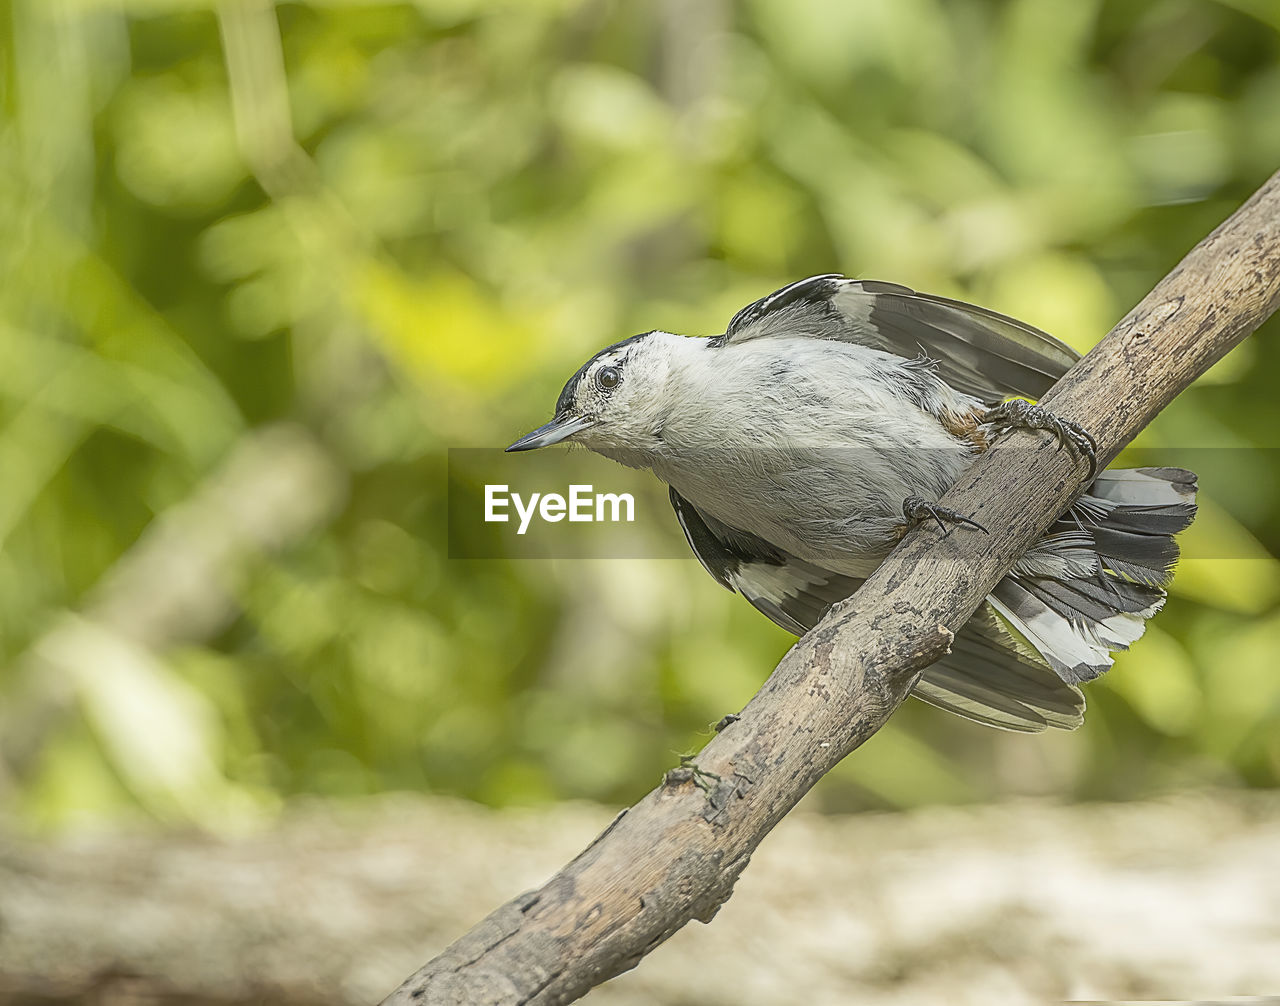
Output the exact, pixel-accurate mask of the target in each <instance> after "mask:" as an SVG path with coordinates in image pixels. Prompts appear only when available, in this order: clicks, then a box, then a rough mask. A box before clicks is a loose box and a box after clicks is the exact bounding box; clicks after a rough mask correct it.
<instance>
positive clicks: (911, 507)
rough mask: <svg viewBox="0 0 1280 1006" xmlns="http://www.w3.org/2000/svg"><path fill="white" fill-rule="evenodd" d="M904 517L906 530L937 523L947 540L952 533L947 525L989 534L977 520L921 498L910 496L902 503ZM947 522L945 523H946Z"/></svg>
mask: <svg viewBox="0 0 1280 1006" xmlns="http://www.w3.org/2000/svg"><path fill="white" fill-rule="evenodd" d="M902 516H904V517H905V518H907V525H906V528H903V530H904V531H906V530H907V528H912V527H915V525H917V524H919V523H921V522H922V521H926V520H934V521H937V524H938V527H940V528H941V529H942V536H943V537H944V538H945V537H946V536H947V535H949V534H950V533H951V530H952V529H951V528H949V527H947V524H968V525H969V526H970V527H976V528H977V529H978V530H979V531H981V532H982V533H983V534H989V533H990V532H989V531H987V529H986V528H985V527H983V526H982V525H981V524H979V523H978V522H977V521H976V520H972V519H971V518H969V517H966V516H965V515H964V514H962V513H958V512H957V511H955V510H952V509H950V508H949V507H944V506H938V504H937V503H930V502H929V501H928V500H926V499H923V498H922V497H920V496H908V497H907V498H906V499H904V500H903V501H902ZM944 522H945V523H944Z"/></svg>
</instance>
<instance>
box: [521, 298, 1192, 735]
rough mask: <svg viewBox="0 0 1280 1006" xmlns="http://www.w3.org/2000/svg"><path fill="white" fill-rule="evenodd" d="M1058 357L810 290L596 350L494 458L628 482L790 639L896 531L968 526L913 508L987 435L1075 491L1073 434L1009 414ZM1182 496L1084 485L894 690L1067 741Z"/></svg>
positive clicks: (1041, 340)
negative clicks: (1040, 448) (1067, 471)
mask: <svg viewBox="0 0 1280 1006" xmlns="http://www.w3.org/2000/svg"><path fill="white" fill-rule="evenodd" d="M1077 358H1078V357H1077V354H1076V353H1075V352H1074V351H1073V350H1071V349H1070V348H1069V347H1068V346H1066V345H1064V344H1063V343H1061V342H1059V341H1058V340H1057V339H1054V338H1052V337H1051V336H1049V335H1046V334H1045V333H1044V332H1041V331H1039V330H1038V329H1035V328H1032V327H1031V326H1029V325H1025V324H1023V323H1022V322H1019V321H1015V320H1013V319H1012V318H1007V317H1004V316H1003V315H999V314H996V313H994V312H992V311H987V310H985V309H983V308H980V307H975V306H973V305H970V304H963V303H960V302H958V301H954V300H948V299H945V298H942V297H931V296H928V295H926V294H920V293H916V292H915V291H913V290H909V289H907V288H906V287H902V286H897V285H895V284H891V283H880V282H871V281H857V280H850V279H846V278H844V277H842V276H839V275H824V276H814V277H811V278H809V279H805V280H801V281H799V282H798V283H793V284H791V285H790V286H787V287H784V288H783V289H781V290H778V291H777V292H776V293H773V294H770V295H769V296H768V297H765V298H763V299H761V300H758V301H756V302H755V303H754V304H751V305H749V306H748V307H746V308H744V309H743V310H741V311H739V312H738V314H737V315H735V316H734V318H733V320H732V321H730V323H729V326H728V328H727V329H726V330H725V333H724V334H723V335H717V336H714V337H712V338H690V337H686V336H680V335H673V334H670V333H668V332H660V331H654V332H647V333H644V334H643V335H637V336H633V337H632V338H630V339H626V340H624V341H623V342H619V343H616V344H615V345H612V346H609V347H608V348H606V349H603V350H601V351H600V352H599V353H597V354H596V355H595V356H593V357H592V358H591V359H590V360H588V361H587V362H586V364H584V365H583V367H582V368H581V369H580V370H579V371H578V372H577V373H576V374H574V375H573V377H571V378H570V379H569V381H568V383H567V384H565V386H564V390H563V391H562V392H561V393H560V398H559V401H558V402H557V403H556V412H555V417H554V418H553V419H552V420H551V422H549V423H547V424H546V425H545V426H542V427H540V428H539V429H537V430H534V431H533V432H532V433H530V434H528V435H527V436H525V437H522V438H521V439H520V440H517V441H516V442H515V443H514V444H512V445H511V446H510V447H508V448H507V450H509V451H522V450H530V449H533V448H536V447H545V446H547V445H549V444H555V443H560V442H562V441H569V442H573V443H577V444H581V445H583V446H585V447H587V448H589V449H591V450H593V451H596V452H597V453H599V454H603V455H605V456H606V457H609V458H612V459H614V460H616V461H619V462H621V463H622V464H624V465H628V466H630V467H633V468H647V469H649V470H650V471H652V472H653V473H654V474H655V475H657V476H658V478H660V479H662V481H664V482H666V483H667V485H668V486H669V487H670V495H671V503H672V506H673V507H674V508H675V512H676V516H677V517H678V518H679V521H680V525H681V527H682V528H683V529H684V533H685V537H686V538H687V539H688V542H689V545H690V547H691V548H692V549H693V551H694V553H695V554H696V555H697V557H698V559H699V560H700V561H701V563H702V565H703V566H704V567H705V568H706V569H707V571H708V572H709V573H710V574H711V575H712V576H713V577H715V578H716V580H718V581H719V582H720V583H721V584H722V585H724V586H725V587H727V588H729V589H730V590H737V591H739V592H740V593H742V594H743V595H744V596H745V597H746V598H747V600H749V601H750V602H751V603H752V604H753V605H755V607H756V608H758V609H759V610H760V611H762V612H763V613H764V614H765V615H767V616H768V617H769V618H771V619H772V620H773V621H774V622H776V623H777V624H778V625H780V626H782V627H783V628H785V629H788V630H789V631H791V632H794V633H796V634H797V635H800V634H803V633H804V632H805V631H807V630H808V629H810V628H812V627H813V626H814V625H815V624H816V623H817V622H818V620H819V619H820V618H821V617H822V615H823V614H824V613H825V612H826V610H827V609H828V608H829V607H830V606H831V605H832V604H834V603H835V602H836V601H839V600H842V599H843V598H846V597H848V596H849V595H851V594H852V593H853V592H854V591H855V590H856V589H857V588H858V586H859V585H860V584H861V583H862V581H863V580H864V579H865V578H866V577H867V576H869V575H870V573H871V571H872V570H874V569H875V568H876V566H877V565H879V564H880V562H881V561H882V560H883V559H884V558H885V556H886V555H888V553H889V551H890V550H891V549H892V548H893V546H894V545H895V544H896V543H897V541H898V540H899V539H900V538H901V536H902V534H903V532H904V530H905V529H906V527H908V526H910V524H911V523H913V522H916V521H919V520H926V519H927V520H931V521H932V520H936V521H937V522H938V523H939V524H940V525H941V524H942V523H943V522H944V521H946V522H950V523H961V524H973V525H975V526H979V525H976V523H975V522H974V521H972V520H971V519H969V518H968V517H965V516H964V515H962V514H958V513H955V512H953V511H949V510H945V509H942V508H940V507H938V506H936V505H935V504H933V503H931V502H930V501H931V500H937V499H938V498H939V497H940V496H941V495H942V494H943V493H944V492H945V491H946V490H947V489H948V488H949V487H950V486H951V485H952V483H953V482H955V480H956V478H957V477H958V476H959V475H960V473H961V471H962V470H963V469H964V467H965V466H966V465H967V464H968V462H969V461H970V459H971V458H972V456H973V455H974V454H975V453H977V452H979V451H981V450H983V449H985V447H986V445H987V443H988V442H989V440H990V439H991V438H993V437H994V436H995V435H997V434H998V433H999V432H1000V431H1001V430H1002V429H1007V428H1010V427H1014V426H1027V427H1032V428H1037V429H1048V430H1051V431H1052V432H1053V433H1054V434H1055V435H1057V436H1058V438H1059V440H1060V441H1062V442H1063V443H1066V444H1069V445H1070V446H1071V448H1072V449H1073V450H1075V451H1077V452H1079V453H1080V454H1081V455H1082V456H1083V457H1084V458H1085V459H1087V461H1088V463H1089V464H1090V466H1091V474H1092V466H1093V464H1094V449H1093V447H1094V445H1093V442H1092V440H1091V438H1089V437H1088V435H1087V434H1086V433H1085V432H1084V431H1083V430H1082V429H1080V427H1078V426H1076V425H1075V424H1072V423H1069V422H1066V421H1063V420H1059V419H1058V418H1056V417H1054V416H1053V415H1051V414H1050V413H1048V412H1045V411H1044V410H1043V409H1040V408H1039V407H1037V406H1033V405H1030V404H1029V403H1028V402H1026V401H1024V400H1023V398H1039V397H1040V396H1041V395H1042V394H1044V392H1045V391H1047V390H1048V388H1049V387H1050V386H1051V385H1052V384H1053V382H1054V381H1056V380H1057V379H1058V378H1059V377H1061V376H1062V375H1063V374H1064V373H1065V372H1066V370H1067V369H1068V368H1069V367H1070V366H1071V365H1072V363H1074V362H1075V360H1076V359H1077ZM1010 396H1023V398H1012V399H1011V397H1010ZM1006 399H1010V400H1007V401H1006ZM1195 492H1196V477H1195V475H1194V474H1193V473H1191V472H1188V471H1185V470H1183V469H1178V468H1139V469H1132V470H1127V471H1111V470H1108V471H1103V472H1101V473H1099V474H1097V477H1096V478H1095V479H1094V480H1093V482H1092V484H1091V485H1090V486H1089V488H1088V490H1087V491H1086V492H1085V493H1084V494H1083V495H1081V496H1080V498H1079V499H1078V500H1076V502H1075V503H1074V504H1073V505H1072V506H1071V507H1070V508H1068V510H1067V511H1066V512H1065V513H1064V514H1063V515H1062V516H1061V518H1060V519H1059V520H1058V521H1057V523H1055V524H1054V525H1053V526H1052V527H1051V528H1050V529H1049V531H1048V532H1047V533H1046V534H1045V535H1044V537H1042V538H1041V539H1040V540H1039V541H1038V542H1037V543H1036V544H1035V545H1034V546H1033V547H1032V548H1031V549H1030V550H1029V551H1028V552H1027V553H1026V554H1025V555H1024V556H1023V557H1022V558H1021V559H1019V560H1018V562H1017V564H1016V565H1015V566H1014V567H1013V570H1012V571H1011V572H1010V573H1009V574H1008V575H1007V576H1006V577H1005V578H1004V579H1003V580H1001V581H1000V583H999V584H998V585H997V586H996V588H995V589H994V590H993V591H992V592H991V593H990V594H989V595H988V597H987V599H986V601H985V602H984V604H983V605H982V607H980V608H979V609H978V611H977V612H976V613H975V614H974V615H973V617H972V618H971V619H970V620H969V621H968V622H967V623H966V624H965V625H964V627H963V628H962V629H961V630H960V631H959V632H958V633H957V634H956V637H955V640H954V642H953V644H952V652H951V653H949V654H948V655H947V656H945V657H943V658H942V659H941V660H940V661H938V662H937V663H935V664H933V665H931V666H930V667H929V668H928V669H926V670H925V672H924V674H923V676H922V677H921V679H920V681H919V683H918V684H917V685H916V686H915V690H914V693H915V694H916V695H917V696H918V697H920V698H922V699H924V700H925V701H927V702H930V703H933V704H934V705H937V706H940V707H942V708H943V709H948V710H950V711H952V712H955V713H959V714H960V715H961V716H965V717H968V718H969V719H972V720H976V721H978V722H980V723H986V724H989V725H992V726H997V727H1004V728H1006V729H1010V730H1021V731H1038V730H1043V729H1044V728H1045V727H1047V726H1052V727H1065V728H1072V727H1076V726H1078V725H1079V724H1080V723H1081V722H1082V719H1083V712H1084V697H1083V695H1082V694H1081V692H1080V689H1079V688H1078V687H1077V685H1078V684H1079V683H1080V682H1082V681H1088V680H1090V679H1092V678H1095V677H1097V676H1098V675H1099V674H1101V673H1102V672H1103V671H1105V670H1106V669H1107V668H1108V667H1110V666H1111V651H1112V650H1120V649H1126V648H1127V647H1128V646H1129V644H1130V643H1132V642H1133V641H1134V640H1136V639H1137V638H1138V637H1139V636H1140V635H1141V634H1142V631H1143V628H1144V621H1145V619H1147V618H1149V617H1150V616H1151V615H1153V614H1154V613H1155V612H1156V611H1158V610H1159V609H1160V607H1161V606H1162V605H1163V603H1164V598H1165V594H1164V590H1163V589H1162V586H1163V584H1165V583H1166V582H1167V580H1168V578H1169V576H1170V575H1171V571H1172V567H1173V564H1174V561H1175V560H1176V558H1177V554H1178V549H1177V545H1176V544H1175V542H1174V540H1173V535H1174V534H1175V533H1177V532H1178V531H1181V530H1182V529H1183V528H1185V527H1186V526H1187V525H1188V524H1190V522H1191V520H1192V518H1193V517H1194V515H1195V502H1194V501H1195Z"/></svg>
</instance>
